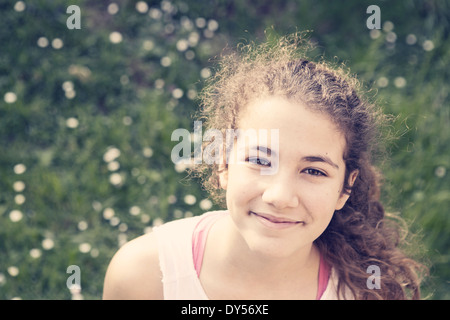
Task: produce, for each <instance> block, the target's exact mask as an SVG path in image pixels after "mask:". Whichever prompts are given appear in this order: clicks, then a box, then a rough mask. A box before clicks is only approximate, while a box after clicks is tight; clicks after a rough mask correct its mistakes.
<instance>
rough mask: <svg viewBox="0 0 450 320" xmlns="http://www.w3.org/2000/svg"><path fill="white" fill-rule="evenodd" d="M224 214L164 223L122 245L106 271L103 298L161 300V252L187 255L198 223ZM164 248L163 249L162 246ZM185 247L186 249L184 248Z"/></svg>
mask: <svg viewBox="0 0 450 320" xmlns="http://www.w3.org/2000/svg"><path fill="white" fill-rule="evenodd" d="M222 214H224V211H210V212H207V213H204V214H202V215H200V216H194V217H189V218H183V219H178V220H173V221H170V222H167V223H165V224H163V225H161V226H159V227H156V228H154V230H153V232H150V233H147V234H144V235H142V236H140V237H138V238H136V239H134V240H131V241H129V242H127V243H126V244H125V245H123V246H122V247H121V248H120V249H119V250H118V251H117V253H116V254H115V255H114V257H113V258H112V260H111V262H110V264H109V266H108V270H107V272H106V276H105V281H104V287H103V298H104V299H115V300H116V299H117V300H122V299H151V300H153V299H163V284H162V278H163V274H162V271H161V265H160V252H159V251H161V250H164V249H166V251H167V250H168V249H170V251H172V249H175V250H174V251H173V252H172V253H187V252H191V251H189V250H184V249H186V248H187V246H191V243H190V241H186V240H187V239H188V237H192V232H193V230H194V228H195V227H196V226H197V224H198V223H199V222H201V221H204V220H205V219H207V218H212V217H215V216H217V215H222ZM162 245H163V246H162ZM184 247H186V248H184Z"/></svg>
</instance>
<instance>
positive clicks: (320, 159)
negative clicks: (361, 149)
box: [301, 155, 339, 170]
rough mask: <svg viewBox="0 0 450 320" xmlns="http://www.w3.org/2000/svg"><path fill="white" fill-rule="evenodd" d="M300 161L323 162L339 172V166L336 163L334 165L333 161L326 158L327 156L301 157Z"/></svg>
mask: <svg viewBox="0 0 450 320" xmlns="http://www.w3.org/2000/svg"><path fill="white" fill-rule="evenodd" d="M301 160H302V161H307V162H325V163H328V164H329V165H330V166H332V167H333V168H335V169H338V170H339V166H338V165H337V164H336V163H334V162H333V161H331V159H330V158H329V157H327V156H321V155H319V156H306V157H303V158H302V159H301Z"/></svg>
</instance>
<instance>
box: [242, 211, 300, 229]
mask: <svg viewBox="0 0 450 320" xmlns="http://www.w3.org/2000/svg"><path fill="white" fill-rule="evenodd" d="M250 213H251V214H253V215H254V216H255V217H257V218H258V220H259V221H260V222H261V223H262V224H263V225H265V226H266V227H270V228H275V229H285V228H289V227H293V226H296V225H299V224H304V222H303V221H298V220H292V219H290V218H285V217H278V216H274V215H271V214H267V213H256V212H253V211H250Z"/></svg>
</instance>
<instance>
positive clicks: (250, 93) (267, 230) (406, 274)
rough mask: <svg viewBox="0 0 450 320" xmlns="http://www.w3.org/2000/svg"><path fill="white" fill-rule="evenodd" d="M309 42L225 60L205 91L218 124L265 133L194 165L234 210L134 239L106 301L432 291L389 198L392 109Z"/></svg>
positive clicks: (207, 121) (209, 116)
mask: <svg viewBox="0 0 450 320" xmlns="http://www.w3.org/2000/svg"><path fill="white" fill-rule="evenodd" d="M301 45H302V41H301V39H300V37H298V36H297V35H294V36H292V37H286V38H283V39H281V40H280V41H279V42H278V43H276V44H275V45H270V44H268V43H265V44H261V45H259V46H257V45H248V46H245V47H242V48H241V50H239V52H238V53H235V54H231V55H228V56H225V57H223V58H222V60H221V63H220V67H219V70H218V71H217V73H216V74H215V76H214V77H213V79H212V81H211V82H210V83H209V85H208V86H207V87H206V88H205V90H204V92H203V96H202V97H203V100H202V110H201V115H202V118H203V120H204V125H206V127H207V128H210V129H218V130H220V131H221V132H222V133H223V134H224V136H225V133H228V132H229V131H230V129H232V130H236V129H239V130H240V131H239V132H241V133H242V132H253V133H255V134H256V139H246V138H245V137H241V135H240V134H237V135H236V136H235V137H234V138H233V139H224V140H223V141H226V143H225V142H224V143H223V146H221V147H220V148H218V149H219V150H217V149H216V150H217V152H218V155H219V159H220V160H221V161H216V163H214V164H211V161H208V163H206V162H205V161H204V162H203V164H202V165H197V166H196V167H195V168H194V169H193V170H194V172H197V173H199V174H200V176H201V177H202V178H203V181H204V185H205V187H206V188H207V189H208V190H209V191H210V193H211V195H212V196H213V197H214V198H215V199H216V200H218V201H219V202H221V203H223V204H225V205H226V210H224V211H215V212H208V213H205V214H203V215H201V216H196V217H192V218H186V219H180V220H176V221H172V222H169V223H166V224H164V225H162V226H160V227H158V228H155V229H154V231H153V232H152V233H150V234H146V235H144V236H141V237H139V238H137V239H135V240H133V241H131V242H129V243H128V244H126V245H124V246H123V247H122V248H121V249H120V250H119V251H118V253H117V254H116V255H115V256H114V258H113V260H112V261H111V264H110V266H109V268H108V271H107V274H106V278H105V285H104V298H105V299H163V298H164V299H407V298H413V299H418V298H419V297H420V294H419V277H418V271H420V269H421V265H420V264H418V263H417V262H415V261H414V260H412V259H409V258H408V257H406V256H405V255H404V254H403V253H402V251H401V250H400V249H399V248H398V244H399V243H398V242H399V237H398V232H397V229H396V228H395V227H394V226H395V225H394V224H393V223H391V222H390V221H389V220H387V219H385V212H384V209H383V206H382V205H381V203H380V202H379V193H380V192H379V174H378V172H377V170H376V169H375V167H374V166H373V165H372V154H373V153H374V152H375V151H376V149H375V145H376V142H377V140H378V139H379V132H378V129H379V128H380V125H381V123H382V120H383V116H382V114H381V113H380V112H379V111H378V110H377V108H376V107H375V106H374V105H373V104H371V103H369V102H368V101H367V100H365V99H364V98H363V97H362V96H361V95H360V93H359V90H360V88H359V83H358V81H357V80H356V79H355V78H353V77H351V76H349V75H348V74H347V73H346V72H345V70H343V69H342V68H334V67H331V66H329V65H327V64H326V63H324V62H318V63H315V62H311V61H308V60H306V59H305V57H304V55H303V54H302V53H301V50H300V49H301ZM234 132H236V131H234ZM268 132H276V135H271V134H264V133H268ZM263 136H264V137H263ZM240 139H244V140H245V141H244V142H245V143H243V144H242V143H241V144H239V143H237V142H238V141H239V140H240ZM247 140H252V141H250V142H248V141H247ZM218 141H221V140H218ZM247 142H248V143H247ZM213 143H216V144H217V141H214V139H211V141H209V142H207V144H210V145H211V144H213ZM242 146H243V147H242ZM206 147H207V146H206ZM216 156H217V154H216ZM216 159H217V158H216Z"/></svg>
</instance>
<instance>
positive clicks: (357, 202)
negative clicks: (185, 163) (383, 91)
mask: <svg viewBox="0 0 450 320" xmlns="http://www.w3.org/2000/svg"><path fill="white" fill-rule="evenodd" d="M309 49H310V45H309V42H308V41H307V40H305V39H304V38H303V36H302V35H301V34H299V33H296V34H294V35H290V36H287V37H282V38H281V39H278V40H277V41H275V42H272V43H271V42H266V43H262V44H259V45H256V44H254V43H250V44H247V45H241V46H239V47H238V50H237V51H236V52H233V53H231V54H227V55H224V56H223V57H221V59H220V60H219V62H218V69H217V70H216V72H215V74H214V76H213V77H212V78H211V79H210V80H209V83H207V85H206V86H205V88H204V90H203V91H202V94H201V109H200V113H199V114H197V116H198V117H199V118H201V119H202V121H204V125H205V127H206V128H208V129H209V128H214V129H220V130H222V132H225V130H226V129H235V128H238V122H239V114H240V112H241V110H242V109H243V108H245V107H246V105H248V103H249V102H250V101H251V100H252V99H254V98H256V97H258V96H263V95H267V94H268V95H277V96H282V97H285V98H287V99H290V100H296V101H301V102H303V104H304V105H306V106H307V107H308V108H311V110H315V111H317V112H321V113H325V114H327V115H329V117H330V119H332V121H333V122H334V123H335V124H337V125H338V127H339V128H340V129H341V130H342V132H343V133H344V134H345V138H346V149H345V152H344V161H345V164H346V174H345V180H344V190H345V191H344V192H346V193H347V194H350V197H349V199H348V201H347V203H346V204H345V206H344V207H343V208H342V209H341V210H339V211H336V212H335V214H334V216H333V218H332V220H331V222H330V224H329V226H328V227H327V229H326V230H325V231H324V232H323V234H322V235H321V236H320V237H319V238H318V239H316V241H315V244H316V245H317V247H318V248H319V249H320V251H321V252H322V254H323V256H324V258H325V259H326V260H327V262H328V263H329V264H330V265H331V266H332V267H333V268H334V270H335V271H336V272H337V274H338V277H339V283H338V293H339V296H340V297H341V298H344V299H345V298H346V297H345V292H346V288H348V289H349V290H350V291H351V293H352V294H353V296H354V297H355V298H357V299H408V298H412V299H419V298H420V289H419V287H420V276H419V275H420V274H422V273H423V272H424V271H426V268H425V267H423V265H422V264H420V263H418V262H416V261H415V260H413V259H411V258H409V257H407V256H406V255H405V254H404V253H403V251H402V250H401V249H400V244H401V240H402V239H403V238H402V236H401V235H402V234H403V231H404V228H403V227H404V224H401V223H398V221H402V220H401V219H400V218H399V217H398V216H397V217H396V216H394V218H395V219H390V215H388V214H386V213H385V210H384V208H383V205H382V204H381V203H380V185H381V183H380V181H381V175H380V174H379V172H378V170H377V169H376V167H375V166H374V165H373V162H374V155H375V154H378V153H379V151H380V150H381V149H380V143H379V141H381V139H380V138H381V137H382V130H381V128H382V126H383V124H385V123H386V119H387V118H386V117H385V116H384V115H383V113H382V112H381V111H380V108H379V107H377V105H376V104H375V103H371V102H370V101H369V99H367V98H364V97H365V94H364V93H366V92H367V91H366V92H364V90H363V88H362V85H361V83H360V82H359V81H358V80H357V79H356V77H354V76H352V75H351V74H350V72H349V71H348V69H347V68H345V67H344V66H343V65H339V66H338V65H332V64H331V63H327V62H325V61H324V59H319V61H317V62H312V61H310V59H307V57H306V54H307V52H308V50H309ZM209 143H211V142H209ZM220 170H226V167H225V168H224V167H223V166H222V168H221V166H220V165H218V164H214V165H207V164H200V165H196V166H195V167H194V168H192V172H193V173H194V174H196V175H198V176H200V177H201V178H202V180H203V185H204V187H205V188H206V189H207V190H208V191H209V192H210V194H211V196H212V197H213V198H214V199H215V200H216V201H217V202H219V203H220V204H222V205H223V204H224V203H225V201H224V199H225V193H224V191H223V190H222V189H221V188H220V184H219V180H218V176H219V173H220ZM354 170H358V172H359V174H358V176H357V178H356V181H355V182H354V184H353V186H350V185H349V184H348V182H349V180H350V179H349V175H350V174H351V173H352V172H353V171H354ZM397 220H398V221H397ZM370 265H376V266H378V267H379V268H380V271H381V278H380V280H381V281H380V282H381V287H380V288H379V289H370V288H368V286H367V279H368V277H369V274H368V273H367V268H368V267H369V266H370ZM348 289H347V290H348ZM347 292H348V291H347Z"/></svg>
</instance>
